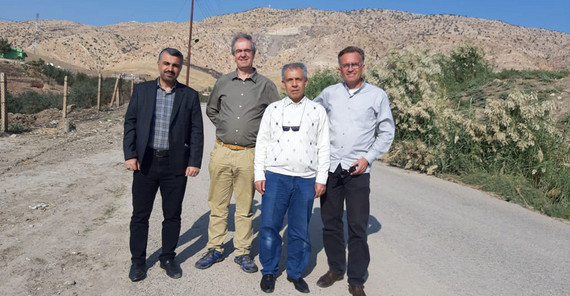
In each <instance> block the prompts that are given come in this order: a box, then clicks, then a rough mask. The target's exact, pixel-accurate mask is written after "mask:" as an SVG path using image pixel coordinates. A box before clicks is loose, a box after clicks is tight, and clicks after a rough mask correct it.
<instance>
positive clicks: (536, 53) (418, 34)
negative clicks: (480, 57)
mask: <svg viewBox="0 0 570 296" xmlns="http://www.w3.org/2000/svg"><path fill="white" fill-rule="evenodd" d="M188 27H189V23H188V22H185V23H174V22H161V23H136V22H129V23H119V24H114V25H109V26H103V27H98V26H89V25H83V24H79V23H75V22H69V21H55V20H45V21H39V24H38V34H37V45H36V46H35V49H34V35H35V33H34V32H35V21H23V22H0V35H1V36H2V37H3V38H7V39H8V40H9V41H10V42H11V43H12V44H13V46H17V47H22V48H24V49H25V50H26V51H28V52H30V53H33V52H35V53H36V56H39V57H42V58H44V60H49V61H53V62H54V63H57V62H58V61H59V62H61V63H65V64H68V65H73V66H75V67H78V68H83V69H86V70H90V71H93V72H98V71H102V72H103V73H107V74H109V73H117V72H122V73H135V74H147V75H152V76H154V75H156V66H155V62H156V55H157V53H158V51H159V50H160V49H162V48H164V47H167V46H170V47H176V48H179V49H181V50H182V51H183V52H184V53H186V52H187V44H188ZM238 32H247V33H250V34H252V35H253V36H254V39H255V40H256V42H257V48H258V54H257V56H256V60H255V65H256V67H257V68H258V70H259V71H260V72H262V73H264V74H266V75H268V76H270V77H271V78H273V79H274V80H279V75H280V72H279V70H280V67H281V65H283V64H284V63H287V62H292V61H301V62H305V63H306V64H307V65H308V67H309V71H315V70H316V69H319V68H324V67H335V64H336V54H337V53H338V51H339V50H340V49H342V48H343V47H345V46H348V45H357V46H360V47H363V48H364V49H365V51H366V53H367V62H368V63H370V62H371V61H372V62H373V61H374V60H378V59H381V58H382V57H383V56H385V55H386V53H387V51H388V50H389V49H390V48H397V49H400V48H417V47H426V46H427V47H430V48H432V50H433V51H434V52H447V51H448V50H449V49H450V48H451V47H453V46H457V45H460V44H462V43H463V42H470V43H472V44H475V45H477V46H480V47H481V48H483V49H484V50H485V52H486V54H487V57H489V58H490V59H492V60H493V62H494V63H495V65H496V66H497V67H498V68H499V69H501V68H513V69H546V70H558V69H570V50H568V48H570V35H569V34H566V33H561V32H555V31H549V30H544V29H534V28H525V27H519V26H513V25H509V24H507V23H504V22H500V21H491V20H485V19H478V18H469V17H462V16H455V15H421V14H412V13H407V12H400V11H393V10H385V9H363V10H353V11H345V12H333V11H322V10H315V9H292V10H278V9H270V8H257V9H253V10H249V11H245V12H241V13H234V14H226V15H221V16H215V17H210V18H207V19H204V20H203V21H200V22H195V23H194V31H193V36H192V37H193V39H199V41H198V42H194V43H193V46H192V56H191V63H192V65H196V66H198V67H200V68H202V69H206V70H208V69H209V70H213V71H215V72H219V73H224V72H228V71H231V70H233V67H234V63H233V60H232V56H231V55H230V50H229V43H230V41H231V38H232V36H233V35H235V34H236V33H238ZM183 72H185V71H183ZM183 76H184V73H183ZM191 77H192V81H191V84H193V85H194V86H196V88H198V89H201V88H203V87H206V86H211V85H213V81H214V78H213V77H212V76H210V75H209V74H206V73H205V72H204V71H203V70H200V71H199V70H194V69H193V70H192V72H191ZM183 79H184V80H185V78H183ZM181 80H182V79H181Z"/></svg>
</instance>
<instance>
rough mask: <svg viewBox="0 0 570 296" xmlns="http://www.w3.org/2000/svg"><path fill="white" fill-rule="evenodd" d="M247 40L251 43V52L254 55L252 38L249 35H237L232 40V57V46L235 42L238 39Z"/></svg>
mask: <svg viewBox="0 0 570 296" xmlns="http://www.w3.org/2000/svg"><path fill="white" fill-rule="evenodd" d="M242 38H244V39H247V40H249V42H251V51H252V52H253V53H254V54H255V50H256V49H255V42H253V38H252V37H251V35H249V34H246V33H239V34H237V35H236V36H234V38H233V39H232V55H234V52H235V49H234V45H236V41H238V39H242Z"/></svg>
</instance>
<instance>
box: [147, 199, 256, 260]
mask: <svg viewBox="0 0 570 296" xmlns="http://www.w3.org/2000/svg"><path fill="white" fill-rule="evenodd" d="M235 208H236V206H235V204H230V207H229V213H228V232H230V231H231V232H235V223H234V217H235ZM259 209H260V204H259V202H258V201H257V200H253V205H252V213H253V216H254V217H255V214H256V212H257V211H258V210H259ZM183 219H184V218H183ZM259 219H260V217H259V216H258V217H256V218H254V219H253V231H254V232H253V235H254V240H253V244H252V247H251V256H252V257H255V256H256V255H257V254H258V253H259V241H258V240H257V232H258V231H259ZM209 221H210V211H208V212H206V213H204V214H203V215H202V216H200V218H198V219H197V220H196V221H195V222H194V224H192V226H191V227H190V228H189V229H188V230H186V232H184V233H182V234H181V235H180V237H179V238H178V246H179V248H178V249H177V251H178V254H177V255H176V261H178V263H183V262H185V261H186V260H188V258H190V257H192V256H194V255H196V254H197V253H198V252H206V250H205V248H206V244H207V243H208V223H209ZM188 242H192V243H191V244H189V245H188V246H185V247H184V248H182V249H181V248H180V246H183V245H185V244H187V243H188ZM234 250H235V247H234V243H233V240H232V239H230V240H229V241H227V242H226V243H224V257H228V256H229V255H230V254H231V253H232V252H233V251H234ZM161 252H162V248H159V249H157V250H156V251H154V252H153V253H152V254H151V255H150V256H149V257H148V259H147V266H149V267H150V266H153V265H154V264H156V263H157V262H158V257H159V256H160V253H161Z"/></svg>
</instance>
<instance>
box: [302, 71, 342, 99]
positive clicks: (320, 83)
mask: <svg viewBox="0 0 570 296" xmlns="http://www.w3.org/2000/svg"><path fill="white" fill-rule="evenodd" d="M341 81H342V79H341V78H340V75H339V74H338V72H336V71H335V70H333V69H326V70H319V71H317V72H316V73H315V74H313V75H311V76H310V78H309V82H308V83H307V88H306V89H305V95H306V96H307V98H309V99H314V98H315V97H316V96H318V95H319V94H320V93H321V91H322V90H323V89H325V88H326V87H327V86H329V85H333V84H336V83H339V82H341Z"/></svg>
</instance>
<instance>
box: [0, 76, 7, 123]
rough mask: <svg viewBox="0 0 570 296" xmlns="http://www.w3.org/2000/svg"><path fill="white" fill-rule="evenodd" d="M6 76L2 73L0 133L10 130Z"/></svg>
mask: <svg viewBox="0 0 570 296" xmlns="http://www.w3.org/2000/svg"><path fill="white" fill-rule="evenodd" d="M6 80H7V79H6V76H5V75H4V73H0V106H1V107H0V110H1V111H0V133H5V132H6V131H7V130H8V106H6Z"/></svg>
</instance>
